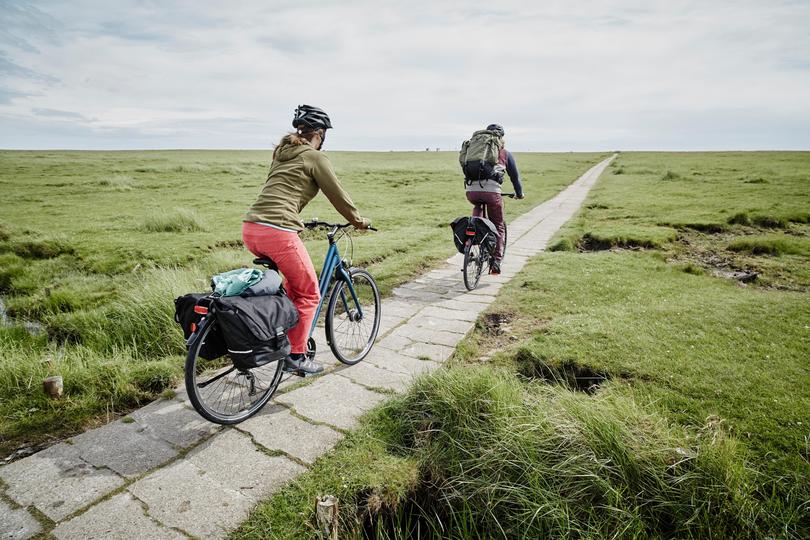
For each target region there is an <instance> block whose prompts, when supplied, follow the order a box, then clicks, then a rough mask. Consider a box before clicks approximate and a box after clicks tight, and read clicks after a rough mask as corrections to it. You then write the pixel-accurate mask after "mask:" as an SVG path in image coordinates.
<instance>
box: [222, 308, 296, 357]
mask: <svg viewBox="0 0 810 540" xmlns="http://www.w3.org/2000/svg"><path fill="white" fill-rule="evenodd" d="M213 302H214V307H215V312H216V321H217V325H218V326H219V328H220V331H221V332H222V336H223V337H224V339H225V343H226V345H227V349H228V354H229V355H230V357H231V360H232V361H233V363H234V365H235V366H236V367H237V368H240V369H249V368H254V367H258V366H262V365H264V364H267V363H269V362H273V361H283V360H284V358H286V357H287V355H289V354H290V341H289V339H287V331H288V330H289V329H290V328H292V327H294V326H295V325H296V324H298V310H297V309H296V308H295V305H293V303H292V301H291V300H290V299H289V298H287V296H286V295H284V294H273V295H266V296H252V297H249V298H243V297H241V296H223V297H220V298H214V299H213Z"/></svg>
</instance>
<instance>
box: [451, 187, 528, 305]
mask: <svg viewBox="0 0 810 540" xmlns="http://www.w3.org/2000/svg"><path fill="white" fill-rule="evenodd" d="M501 196H502V197H509V198H510V199H513V198H514V197H515V194H514V193H502V194H501ZM475 208H476V209H480V210H481V217H484V218H486V217H487V216H488V212H487V205H485V204H476V205H475ZM487 234H491V233H487ZM476 235H477V233H476V231H475V230H474V229H468V230H467V236H468V238H467V240H466V241H465V243H464V266H462V268H461V270H462V273H463V274H464V286H465V287H467V290H468V291H471V290H473V289H475V288H476V287H478V283H479V281H481V274H482V273H483V271H484V267H486V268H487V270H488V271H489V270H490V269H491V268H492V261H493V260H494V258H493V253H492V250H490V249H487V247H486V246H487V245H489V244H490V242H487V241H486V240H487V239H486V238H483V239H478V241H476V238H475V237H476ZM506 239H507V229H506V222H504V224H503V255H504V256H506ZM495 241H496V242H497V239H495ZM493 249H494V248H493Z"/></svg>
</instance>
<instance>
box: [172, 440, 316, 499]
mask: <svg viewBox="0 0 810 540" xmlns="http://www.w3.org/2000/svg"><path fill="white" fill-rule="evenodd" d="M186 459H187V460H188V461H189V462H191V463H193V464H194V465H196V466H197V467H199V468H200V469H202V470H203V471H205V474H206V476H207V477H208V478H211V479H213V480H214V481H216V482H217V483H218V484H220V485H222V486H225V487H227V488H229V489H233V490H236V491H238V492H239V493H241V494H242V495H244V496H245V497H247V498H249V499H251V500H253V501H259V500H261V499H262V498H263V497H266V496H268V495H270V494H271V493H273V492H274V491H276V490H278V489H279V488H280V487H281V486H283V485H284V484H286V483H287V482H289V481H290V480H292V479H293V478H295V477H296V476H298V475H299V474H301V473H302V472H304V471H305V470H306V469H305V468H304V467H303V466H301V465H299V464H298V463H295V462H294V461H292V460H290V459H289V458H286V457H284V456H269V455H267V454H265V453H264V452H262V451H261V450H259V449H258V448H257V447H256V445H255V444H253V441H252V440H251V438H250V437H249V436H248V435H245V434H244V433H240V432H239V431H236V430H234V429H229V430H226V431H225V432H223V433H221V434H219V435H217V436H216V437H214V438H213V439H211V440H210V441H208V442H206V443H204V444H203V445H202V446H200V447H199V448H195V449H194V450H193V451H192V452H191V453H189V455H188V456H187V458H186Z"/></svg>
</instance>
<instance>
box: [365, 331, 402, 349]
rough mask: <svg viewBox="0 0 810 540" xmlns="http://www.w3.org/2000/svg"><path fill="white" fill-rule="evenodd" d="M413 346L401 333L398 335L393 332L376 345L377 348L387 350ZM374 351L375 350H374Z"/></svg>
mask: <svg viewBox="0 0 810 540" xmlns="http://www.w3.org/2000/svg"><path fill="white" fill-rule="evenodd" d="M410 344H411V340H410V339H408V338H406V337H405V336H403V335H402V334H401V333H397V334H396V335H395V334H394V333H393V332H392V333H391V334H388V335H387V336H385V337H384V338H382V339H381V340H379V341H378V342H377V343H376V344H375V348H376V346H380V347H385V348H386V349H392V350H399V349H402V348H405V347H407V346H408V345H410ZM372 350H373V349H372Z"/></svg>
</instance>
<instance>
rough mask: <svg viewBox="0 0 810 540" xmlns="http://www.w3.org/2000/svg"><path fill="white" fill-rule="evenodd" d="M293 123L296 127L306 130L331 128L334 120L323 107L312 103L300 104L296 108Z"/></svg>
mask: <svg viewBox="0 0 810 540" xmlns="http://www.w3.org/2000/svg"><path fill="white" fill-rule="evenodd" d="M292 125H293V127H294V128H295V129H300V130H304V131H306V130H310V129H330V128H331V127H332V122H331V121H330V120H329V115H328V114H326V112H325V111H324V110H323V109H319V108H318V107H313V106H312V105H299V106H298V108H297V109H295V117H293V121H292Z"/></svg>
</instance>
